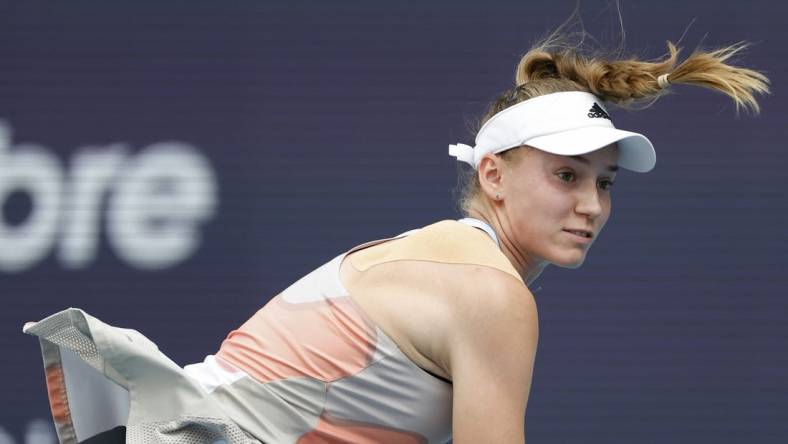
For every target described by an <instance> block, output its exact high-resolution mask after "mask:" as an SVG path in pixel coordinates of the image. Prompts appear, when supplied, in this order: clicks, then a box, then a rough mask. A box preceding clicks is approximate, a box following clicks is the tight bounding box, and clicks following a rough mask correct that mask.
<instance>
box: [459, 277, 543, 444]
mask: <svg viewBox="0 0 788 444" xmlns="http://www.w3.org/2000/svg"><path fill="white" fill-rule="evenodd" d="M462 280H463V281H466V282H464V283H465V284H466V285H465V289H464V290H463V291H461V293H462V294H461V295H459V297H458V298H457V306H456V307H455V308H454V309H453V310H452V312H453V316H452V322H451V323H452V328H451V331H452V333H451V335H450V336H449V340H448V344H447V345H448V350H449V353H448V361H449V366H450V369H449V372H450V373H451V378H452V381H453V384H454V389H453V392H454V393H453V441H454V442H455V443H458V444H463V443H476V442H495V443H504V444H506V443H523V442H524V440H525V436H524V422H525V408H526V404H527V402H528V394H529V392H530V389H531V377H532V374H533V365H534V359H535V356H536V346H537V342H538V336H539V326H538V316H537V312H536V303H535V301H534V299H533V295H532V294H531V292H530V291H529V290H528V288H527V287H525V286H524V285H523V284H522V283H521V282H518V281H516V280H515V279H512V278H511V277H510V276H503V275H502V273H500V272H498V271H497V270H490V269H476V270H474V273H472V276H464V277H463V278H462Z"/></svg>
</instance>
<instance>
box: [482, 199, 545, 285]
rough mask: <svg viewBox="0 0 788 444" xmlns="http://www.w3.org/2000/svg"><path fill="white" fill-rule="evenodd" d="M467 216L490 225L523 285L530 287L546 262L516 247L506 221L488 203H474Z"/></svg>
mask: <svg viewBox="0 0 788 444" xmlns="http://www.w3.org/2000/svg"><path fill="white" fill-rule="evenodd" d="M468 217H473V218H475V219H479V220H483V221H485V222H487V224H488V225H490V226H491V227H492V229H493V230H494V231H495V234H496V235H497V236H498V241H499V242H500V244H501V252H503V254H504V255H505V256H506V258H507V259H509V262H511V264H512V266H513V267H514V269H515V270H517V273H518V274H519V275H520V277H521V278H522V279H523V282H525V285H526V286H528V287H530V286H531V284H532V283H533V282H534V281H535V280H536V278H538V277H539V275H540V274H542V271H544V269H545V267H547V265H548V262H546V261H544V260H539V259H538V258H536V257H534V256H533V255H531V254H529V253H528V252H527V251H523V250H522V249H520V248H518V247H517V244H516V243H515V242H514V241H513V239H512V237H511V236H510V235H509V233H510V232H511V230H510V226H509V224H508V221H507V220H505V218H501V217H499V215H498V212H496V211H494V209H493V208H489V206H488V205H485V204H474V205H473V206H471V208H469V209H468ZM502 219H504V220H502Z"/></svg>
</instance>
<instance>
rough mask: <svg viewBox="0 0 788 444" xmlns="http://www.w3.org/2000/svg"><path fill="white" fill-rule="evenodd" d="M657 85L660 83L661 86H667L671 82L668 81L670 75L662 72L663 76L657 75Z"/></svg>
mask: <svg viewBox="0 0 788 444" xmlns="http://www.w3.org/2000/svg"><path fill="white" fill-rule="evenodd" d="M657 85H659V87H660V88H665V87H666V86H668V85H670V82H669V81H668V75H667V74H662V75H661V76H659V77H657Z"/></svg>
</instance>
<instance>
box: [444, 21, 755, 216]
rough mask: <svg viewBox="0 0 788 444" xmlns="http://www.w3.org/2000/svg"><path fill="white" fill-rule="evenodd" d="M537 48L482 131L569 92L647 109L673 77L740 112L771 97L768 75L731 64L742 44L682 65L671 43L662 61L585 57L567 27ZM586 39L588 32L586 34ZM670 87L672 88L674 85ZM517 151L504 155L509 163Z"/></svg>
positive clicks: (465, 186)
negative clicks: (519, 107) (512, 110)
mask: <svg viewBox="0 0 788 444" xmlns="http://www.w3.org/2000/svg"><path fill="white" fill-rule="evenodd" d="M563 27H564V25H562V26H561V27H559V29H558V30H556V31H555V32H553V33H552V34H551V35H549V36H548V37H547V38H545V39H544V40H542V41H540V42H538V43H536V44H535V45H534V46H533V47H532V48H531V49H530V50H529V51H528V52H527V53H526V54H525V55H523V56H522V58H521V59H520V62H519V63H518V64H517V69H516V71H515V87H514V88H512V89H510V90H508V91H506V92H504V93H503V94H501V95H500V96H499V97H498V98H497V99H496V100H495V101H494V102H493V103H492V104H491V105H490V107H489V108H488V110H487V113H486V114H485V115H484V117H482V119H481V121H480V122H479V127H481V125H483V124H484V122H486V121H487V120H489V119H490V118H491V117H492V116H494V115H495V114H497V113H499V112H501V111H503V110H504V109H506V108H508V107H510V106H513V105H516V104H517V103H520V102H523V101H525V100H528V99H531V98H534V97H538V96H541V95H545V94H551V93H556V92H563V91H585V92H590V93H592V94H594V95H596V96H597V97H599V98H600V99H602V100H603V101H605V102H607V103H612V104H615V105H617V106H619V107H622V108H629V109H643V108H647V107H649V106H651V105H652V104H653V103H654V102H655V101H656V100H657V99H659V98H660V97H662V96H664V95H665V94H667V92H668V89H667V88H662V87H661V86H660V84H659V82H658V78H659V77H660V76H661V75H667V80H668V82H670V84H671V85H675V84H685V85H697V86H702V87H705V88H709V89H713V90H715V91H719V92H722V93H723V94H726V95H727V96H729V97H730V98H731V99H733V101H734V103H735V104H736V113H737V114H738V113H739V110H740V108H745V109H748V110H751V111H752V112H754V113H756V114H757V113H759V112H760V107H759V106H758V102H757V101H756V99H755V94H756V93H759V94H767V93H769V79H768V78H767V77H766V76H765V75H764V74H762V73H760V72H758V71H755V70H752V69H748V68H743V67H739V66H734V65H730V64H728V63H726V62H727V61H728V60H730V59H731V58H732V57H733V56H735V55H737V54H739V53H740V52H741V51H743V50H744V49H745V48H747V47H748V46H749V43H746V42H739V43H735V44H732V45H730V46H726V47H723V48H719V49H715V50H711V51H704V50H702V49H696V50H695V51H693V52H692V54H690V55H689V57H687V58H686V59H685V60H684V61H682V62H681V63H679V62H678V60H679V53H680V52H681V51H682V48H680V47H678V46H676V44H674V43H673V42H670V41H668V42H667V45H668V54H667V55H666V56H663V57H662V58H659V59H656V60H639V59H638V58H635V57H630V58H623V59H622V58H620V57H617V56H616V55H613V56H609V55H604V54H603V53H602V52H600V51H597V52H595V53H593V54H592V55H585V54H584V53H583V50H582V41H580V42H579V43H570V40H571V38H572V36H573V35H576V34H573V35H570V34H564V33H563V30H562V28H563ZM581 35H582V36H583V37H585V36H586V33H585V31H583V32H582V33H581ZM668 88H669V85H668ZM512 151H520V150H518V149H513V150H509V151H504V152H502V153H499V154H498V155H499V156H501V157H502V158H503V159H504V160H509V159H510V156H511V153H512ZM460 181H461V186H462V188H461V195H460V199H459V201H458V206H459V209H460V211H461V212H462V213H463V214H464V215H467V214H468V210H469V208H470V205H471V203H472V202H473V200H474V199H475V198H476V197H477V195H478V193H479V190H480V184H479V177H478V174H477V172H476V171H475V170H473V169H471V170H466V171H465V172H463V171H460Z"/></svg>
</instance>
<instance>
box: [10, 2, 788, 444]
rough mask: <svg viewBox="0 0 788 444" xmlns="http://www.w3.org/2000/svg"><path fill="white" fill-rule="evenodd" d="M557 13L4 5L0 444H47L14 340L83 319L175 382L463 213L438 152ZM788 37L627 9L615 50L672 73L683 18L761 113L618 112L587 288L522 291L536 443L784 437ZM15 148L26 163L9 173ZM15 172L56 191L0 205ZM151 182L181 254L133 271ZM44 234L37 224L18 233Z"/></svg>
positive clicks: (561, 7) (769, 6) (581, 274)
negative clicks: (51, 318)
mask: <svg viewBox="0 0 788 444" xmlns="http://www.w3.org/2000/svg"><path fill="white" fill-rule="evenodd" d="M425 3H426V2H425ZM573 8H574V3H573V2H572V1H564V0H562V1H555V2H550V3H549V4H548V2H526V1H503V2H467V1H462V2H460V1H434V2H428V4H424V3H422V2H385V3H384V2H361V1H353V2H350V1H332V2H320V1H292V2H281V3H266V2H250V1H246V2H232V3H228V2H195V1H175V2H142V1H136V2H97V1H90V2H87V1H73V2H0V119H2V120H3V122H4V123H3V124H2V126H3V127H4V128H5V129H4V130H3V131H4V132H5V134H6V135H7V137H6V139H7V140H8V143H7V144H5V145H6V146H3V142H2V137H0V204H2V219H0V224H1V226H2V227H3V229H2V231H0V242H2V243H0V252H5V254H4V255H0V259H1V258H2V257H5V262H3V261H2V260H0V300H1V301H2V310H0V347H2V355H1V357H0V375H2V378H1V379H0V384H1V386H0V393H1V394H2V395H0V397H1V398H2V401H3V402H2V403H0V443H2V444H9V443H27V444H32V443H34V442H35V443H43V442H48V441H47V437H48V436H49V437H51V433H52V432H51V429H50V428H49V426H45V427H44V426H42V424H43V423H42V422H36V419H37V418H38V419H45V420H47V421H48V420H49V409H48V404H47V400H46V390H45V386H44V378H43V371H42V369H41V359H40V355H39V351H38V345H37V341H35V339H33V338H31V337H27V336H25V335H23V334H22V333H21V326H22V324H23V322H25V321H29V320H38V319H41V318H42V317H44V316H46V315H48V314H50V313H52V312H54V311H57V310H60V309H62V308H65V307H69V306H76V307H80V308H83V309H85V310H87V311H88V312H89V313H91V314H93V315H94V316H97V317H98V318H100V319H102V320H104V321H106V322H108V323H111V324H114V325H118V326H124V327H131V328H135V329H137V330H140V331H141V332H142V333H143V334H145V335H146V336H148V337H149V338H151V339H152V340H154V341H155V342H157V343H158V344H159V346H160V348H161V349H162V350H163V351H164V352H165V353H167V354H168V355H169V356H171V357H172V358H173V359H174V360H175V361H176V362H178V363H180V364H187V363H190V362H195V361H199V360H202V358H203V357H204V355H206V354H208V353H213V352H215V351H216V350H217V348H218V346H219V344H220V342H221V340H222V339H223V338H224V336H225V334H226V333H227V331H229V330H230V329H232V328H234V327H236V326H238V325H239V324H240V323H241V322H243V321H244V320H245V319H246V318H247V317H248V316H250V315H251V314H252V313H253V312H254V311H255V310H256V309H257V308H258V307H260V306H261V305H263V304H264V303H265V302H266V301H267V300H268V299H269V298H270V297H272V296H273V295H275V294H276V293H277V292H278V291H280V290H282V289H283V288H285V287H286V286H287V285H288V284H289V283H291V282H292V281H294V280H295V279H297V278H298V277H300V276H301V275H303V274H305V273H306V272H308V271H310V270H312V269H313V268H315V267H316V266H318V265H320V264H322V263H323V262H325V261H327V260H329V259H330V258H332V257H334V256H335V255H336V254H339V253H341V252H342V251H345V250H347V249H348V248H350V247H352V246H354V245H356V244H358V243H362V242H364V241H367V240H371V239H377V238H382V237H388V236H391V235H395V234H398V233H401V232H403V231H406V230H408V229H411V228H415V227H418V226H423V225H426V224H429V223H432V222H434V221H437V220H440V219H446V218H456V217H458V214H457V213H456V210H455V209H454V201H453V197H452V189H453V188H454V186H455V184H456V168H457V167H456V165H455V164H456V162H455V161H454V160H453V159H452V158H450V157H448V155H447V153H446V150H447V148H446V147H447V145H448V144H449V143H456V142H465V143H468V142H470V141H472V136H473V135H472V133H471V131H470V130H469V127H470V126H471V125H469V122H473V120H474V119H475V118H477V117H478V116H479V115H481V114H482V113H483V111H484V109H485V107H486V105H487V103H488V102H489V101H490V100H492V99H493V98H494V97H495V96H496V95H497V94H498V93H499V92H501V91H502V90H504V89H505V88H508V87H510V86H511V82H512V76H513V73H514V67H515V65H516V63H517V61H518V59H519V55H520V54H521V53H522V52H523V51H525V50H526V49H527V48H528V46H529V45H530V43H531V42H532V41H533V40H534V39H536V38H538V37H539V36H542V35H543V34H544V33H545V32H546V31H547V30H549V29H552V28H554V27H555V26H557V25H558V24H560V23H561V22H562V21H563V20H564V19H566V18H567V17H568V16H569V14H570V13H571V12H572V10H573ZM786 14H788V6H785V5H784V4H783V3H781V2H777V1H774V0H772V1H763V0H755V1H750V2H717V1H709V0H703V1H695V2H683V1H676V0H665V1H662V2H624V3H623V5H622V15H623V20H624V26H625V29H626V31H627V43H626V47H627V50H628V51H627V52H628V53H634V54H639V55H641V56H644V57H657V56H660V55H662V54H663V52H664V51H665V41H666V40H668V39H670V40H673V41H676V40H677V39H679V38H680V37H681V35H682V34H683V33H684V31H685V28H686V27H687V25H688V24H689V23H690V22H691V21H692V20H693V18H696V21H695V23H694V24H693V26H692V27H691V28H690V29H689V31H688V32H687V33H686V36H685V37H684V46H685V47H687V49H686V51H687V52H689V51H690V50H691V49H692V48H693V47H694V46H695V45H697V44H699V43H702V45H703V46H705V47H716V46H721V45H727V44H730V43H733V42H736V41H739V40H749V41H753V42H756V43H757V44H756V45H755V46H753V47H752V48H751V49H750V50H748V52H747V54H746V55H745V56H744V58H743V59H742V60H743V62H742V63H743V64H745V65H747V66H750V67H753V68H756V69H759V70H762V71H764V72H766V73H767V74H768V75H769V76H770V78H771V79H772V81H773V90H774V94H773V95H772V96H771V97H769V98H767V99H765V100H762V101H761V103H762V106H763V113H762V114H761V115H760V116H756V117H753V116H749V115H746V114H742V115H741V116H739V117H736V115H735V110H734V106H733V104H732V102H731V101H730V100H728V99H727V98H725V97H723V96H721V95H720V94H716V93H713V92H710V91H706V90H700V89H699V88H688V87H682V86H678V87H675V88H673V90H674V91H675V92H676V94H673V95H670V96H668V97H666V98H663V99H662V100H660V101H659V102H657V104H656V105H654V106H653V107H652V108H650V109H648V110H646V111H639V112H627V111H623V110H618V109H615V108H613V109H611V114H612V115H613V119H614V121H615V122H616V125H617V126H618V127H620V128H625V129H632V130H635V131H642V132H644V133H645V134H647V135H648V136H649V137H650V139H651V140H652V142H653V143H654V145H655V146H656V149H657V159H658V160H657V167H656V169H655V170H654V171H653V172H651V173H649V174H645V175H640V174H636V173H631V172H628V171H623V172H621V173H620V174H619V177H618V180H617V184H616V186H615V188H614V191H613V196H614V208H613V213H612V216H611V219H610V221H609V222H608V224H607V227H606V229H605V230H604V231H603V233H602V235H601V236H600V237H599V239H598V240H597V242H596V243H595V245H594V247H593V248H592V250H591V251H590V253H589V256H588V259H587V261H586V263H585V265H584V266H583V267H582V268H580V269H577V270H567V269H560V268H549V269H548V270H547V271H545V273H543V275H542V277H540V279H539V280H538V281H537V282H536V283H535V284H534V285H533V288H532V291H534V292H535V295H536V299H537V303H538V306H539V313H540V323H541V336H540V344H539V350H538V355H537V362H536V368H535V373H534V378H533V389H532V392H531V398H530V402H529V406H528V413H527V422H526V423H527V437H528V441H529V442H534V443H564V442H567V443H570V442H571V443H574V442H585V443H597V442H598V443H619V442H620V443H632V442H637V443H649V442H664V441H670V442H692V443H696V442H715V443H753V442H758V443H778V442H786V440H788V421H787V420H788V355H787V354H786V352H785V350H786V340H787V339H788V328H787V327H786V321H785V318H786V315H787V314H788V302H786V298H785V295H786V283H787V282H788V278H786V271H785V269H786V260H785V257H786V256H785V253H784V252H783V251H784V250H785V249H786V247H788V236H786V226H788V204H787V203H786V197H785V195H784V190H785V189H786V186H788V175H787V174H786V170H788V154H787V153H786V142H785V129H784V128H785V123H786V113H787V112H788V106H786V101H785V96H784V95H783V94H784V93H783V92H782V85H783V84H784V80H785V79H786V68H787V67H788V49H786V45H785V42H786V37H788V36H787V35H786V29H788V28H786V27H785V24H784V18H785V17H786ZM582 16H583V18H584V21H585V24H586V27H587V29H588V30H589V31H590V32H591V33H592V34H593V35H594V36H596V37H597V38H599V39H600V40H602V41H608V42H610V41H612V40H614V38H615V36H616V35H617V34H616V30H617V28H618V22H617V20H618V18H617V13H616V10H615V6H614V5H611V3H610V2H603V1H592V0H589V1H583V2H582ZM9 138H10V139H9ZM175 142H177V143H180V144H181V148H182V150H181V153H182V154H183V155H184V156H186V157H188V158H189V159H192V160H194V162H197V163H196V164H195V165H196V166H195V167H194V168H193V169H191V170H188V171H185V172H184V171H181V173H183V174H184V175H185V176H184V177H185V179H184V178H181V179H178V177H177V173H178V171H169V172H168V171H166V170H165V171H164V172H162V171H159V172H158V173H156V170H155V168H156V165H157V164H156V159H157V156H158V155H161V154H162V153H164V152H167V150H168V149H171V148H172V143H175ZM162 143H165V144H168V143H169V144H170V145H169V148H167V147H165V146H162V145H161V144H162ZM29 144H35V145H38V146H39V148H37V150H38V151H37V152H38V153H39V157H38V158H37V159H39V160H38V161H35V162H33V161H30V162H28V164H27V166H24V162H23V161H20V160H19V159H21V158H22V156H21V155H20V154H19V153H28V154H29V153H30V152H32V151H34V149H33V148H31V147H30V146H29ZM118 144H119V145H118ZM184 144H185V148H184ZM25 145H27V146H25ZM120 145H122V146H120ZM85 147H93V148H90V149H85ZM15 153H16V154H15ZM86 153H87V154H86ZM91 153H92V154H91ZM102 153H104V155H106V156H108V157H107V158H111V159H110V160H111V161H108V162H109V163H107V165H110V166H107V167H106V168H104V167H102V168H103V169H102V168H99V167H97V169H95V170H94V172H97V173H96V174H99V175H101V174H105V175H106V177H105V179H104V181H103V182H101V183H106V190H105V189H104V188H98V190H99V191H97V192H96V194H95V196H96V197H95V198H93V199H92V200H91V199H88V201H84V202H83V201H78V200H74V196H76V195H77V194H78V193H79V192H80V191H79V190H83V191H84V189H89V188H90V184H91V183H93V184H95V183H98V182H95V181H98V180H99V179H96V178H95V177H92V176H84V177H82V178H81V179H76V178H77V177H80V176H79V174H74V171H82V170H80V169H79V168H80V165H81V164H80V160H79V159H82V160H84V159H86V158H90V159H98V158H99V157H100V156H101V155H102ZM107 153H109V154H107ZM112 153H115V154H112ZM184 153H185V154H184ZM42 156H43V157H42ZM91 156H93V157H91ZM113 156H114V157H113ZM42 158H43V160H41V159H42ZM113 159H114V160H113ZM47 160H48V161H49V162H50V164H51V165H50V166H49V167H47V163H46V161H47ZM200 160H201V161H202V162H203V163H202V164H200V163H199V161H200ZM31 162H32V163H31ZM36 162H37V163H36ZM42 162H43V163H42ZM113 162H114V163H113ZM20 165H22V166H20ZM31 165H33V166H31ZM42 165H43V166H42ZM113 165H114V166H113ZM146 165H147V166H146ZM200 165H201V166H200ZM82 166H84V165H82ZM47 168H48V169H47ZM146 168H152V169H146ZM31 169H32V170H31ZM20 171H21V173H20ZM31 171H33V172H34V173H35V174H43V173H41V172H42V171H44V173H46V172H47V171H49V173H47V174H44V175H41V176H40V177H38V178H37V179H35V180H34V181H33V182H35V183H36V184H38V185H36V186H38V187H41V189H42V190H43V191H41V192H40V193H41V194H35V193H31V192H30V191H29V190H27V189H26V188H25V187H23V186H13V184H12V180H11V179H13V178H16V179H14V180H16V182H14V183H21V182H20V181H21V180H22V179H20V177H22V176H24V177H27V176H25V174H27V175H30V174H32V173H31ZM146 171H147V172H148V173H150V174H152V175H153V176H145V174H146V173H145V172H146ZM151 171H153V173H151ZM58 172H60V174H62V177H59V176H58ZM200 172H202V175H195V174H197V173H200ZM156 174H158V176H157V175H156ZM168 174H169V175H170V176H172V177H169V176H168ZM190 174H191V176H190ZM173 175H175V176H173ZM140 177H142V178H144V177H153V179H151V181H150V182H145V183H146V184H149V185H150V186H151V187H152V188H151V190H152V191H150V193H152V194H151V195H150V196H148V197H149V198H146V199H147V200H146V199H142V200H141V201H136V204H137V205H140V206H141V208H143V210H141V211H159V210H145V208H148V209H150V208H159V209H161V208H164V210H161V211H163V212H162V213H161V214H160V218H159V219H161V220H159V219H157V221H155V222H156V223H159V224H160V225H156V224H154V225H153V226H151V227H148V228H147V229H149V230H150V231H148V232H143V235H144V236H142V237H145V236H147V237H146V239H148V240H150V238H151V236H153V235H155V234H156V233H157V232H158V231H157V230H158V229H160V228H162V227H165V226H167V224H172V222H173V221H174V220H178V221H180V222H179V223H178V224H176V225H177V226H178V227H180V228H178V230H180V231H179V232H178V233H180V234H178V233H176V234H175V235H174V237H176V238H178V239H180V240H181V241H184V242H186V244H188V245H191V247H192V249H193V251H192V250H189V249H188V248H186V250H185V252H183V253H182V254H180V255H178V254H175V255H174V256H172V260H171V261H170V262H168V263H162V264H158V265H156V264H153V265H151V264H150V263H149V262H147V263H148V265H147V266H146V265H144V264H145V263H146V262H145V261H144V260H142V259H139V255H140V254H142V255H143V256H144V253H145V250H146V248H145V244H139V243H137V244H135V242H137V240H135V239H132V238H129V239H126V240H127V241H124V239H123V236H124V233H126V232H124V231H123V229H124V227H125V225H124V220H123V217H122V216H123V215H124V214H126V213H123V212H122V211H121V210H122V208H120V207H119V205H121V203H123V202H126V203H128V202H127V201H123V200H122V199H121V198H120V197H118V196H122V195H126V196H129V195H133V194H134V193H133V190H132V191H129V190H130V189H131V188H129V187H132V188H133V183H134V181H135V180H142V179H140ZM157 177H158V179H156V178H157ZM3 180H5V181H6V182H5V184H4V182H3ZM179 180H180V182H179ZM190 180H191V181H192V182H194V181H198V182H199V184H202V185H206V186H207V188H205V189H203V190H202V191H200V193H201V194H200V195H199V196H200V197H199V198H197V199H196V200H194V201H188V202H186V203H184V202H181V201H187V199H177V200H178V202H175V203H178V205H180V206H178V205H173V202H168V201H167V197H166V196H167V195H170V196H172V195H173V193H175V195H177V194H178V193H179V192H181V193H183V192H185V191H183V190H186V191H189V190H191V188H189V186H190V185H188V184H189V182H190ZM91 181H94V182H91ZM77 182H78V183H79V184H81V185H80V186H82V187H86V188H84V189H83V188H80V186H74V183H77ZM143 185H144V184H143ZM192 185H194V183H192ZM211 185H213V186H214V187H215V188H213V192H212V191H211V190H212V188H211ZM124 187H125V188H124ZM179 187H182V188H179ZM183 187H185V188H183ZM123 190H125V191H123ZM178 190H181V191H178ZM192 191H194V190H192ZM124 193H125V194H124ZM168 193H169V194H168ZM195 193H196V191H195ZM187 194H188V193H187ZM52 195H57V196H61V199H60V202H59V203H58V202H56V201H54V200H53V201H46V200H42V199H40V198H39V197H37V196H45V197H46V196H49V197H50V198H51V196H52ZM84 195H85V196H86V195H87V194H84ZM156 196H164V197H163V198H161V200H158V201H156V200H155V199H156ZM86 202H87V203H86ZM156 202H159V203H158V204H157V203H156ZM157 205H158V207H157ZM113 208H114V210H113ZM170 209H172V212H170ZM113 211H115V212H116V214H114V213H113ZM36 214H38V215H39V216H40V215H45V214H49V215H50V216H51V217H52V218H53V219H52V222H46V221H43V222H41V221H39V222H40V224H41V225H40V227H43V228H42V230H43V231H41V234H40V235H39V234H36V233H32V234H30V233H28V234H25V232H23V231H22V229H23V228H24V227H25V226H27V225H32V224H33V223H34V222H35V223H39V222H36V221H35V220H34V219H33V216H35V215H36ZM75 218H76V219H75ZM69 221H71V223H74V225H73V226H71V225H68V223H69ZM74 221H76V222H74ZM47 224H49V225H47ZM131 226H133V223H132V225H131ZM47 227H55V229H54V230H49V231H47V230H46V228H47ZM91 228H92V229H94V231H92V232H91ZM126 228H128V227H126ZM143 228H144V227H143ZM113 230H114V231H113ZM113 232H115V233H120V234H112V233H113ZM146 233H147V234H146ZM25 236H27V237H25ZM36 236H39V237H36ZM42 236H43V237H42ZM129 236H131V235H129ZM23 238H24V239H27V241H29V242H30V244H27V245H23V244H22V243H21V242H22V241H21V240H20V239H23ZM69 239H70V240H69ZM143 240H145V239H143ZM155 241H156V239H153V243H154V245H155V244H156V242H155ZM70 242H73V244H69V243H70ZM91 242H94V243H91ZM35 244H38V245H37V246H36V245H35ZM69 245H70V246H69ZM75 245H76V246H75ZM80 245H81V247H80ZM91 245H95V250H91V248H90V246H91ZM135 248H136V249H137V250H139V249H142V250H143V251H142V252H140V251H137V250H135ZM162 248H164V247H162ZM164 249H165V250H166V248H164ZM69 251H71V253H70V254H72V255H73V254H76V255H77V256H78V257H77V259H74V257H73V256H69V253H68V252H69ZM74 251H77V253H74ZM133 251H137V253H136V254H137V256H135V253H133ZM80 252H81V253H80ZM25 255H27V257H28V260H27V262H26V263H25V264H22V262H24V261H22V259H24V256H25ZM69 257H70V258H71V259H69ZM135 257H136V259H135ZM20 258H22V259H20ZM130 258H131V259H130ZM14 261H17V262H14ZM20 261H22V262H20ZM13 263H16V264H17V265H16V266H14V265H13ZM3 264H5V265H3ZM25 435H27V438H25Z"/></svg>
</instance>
